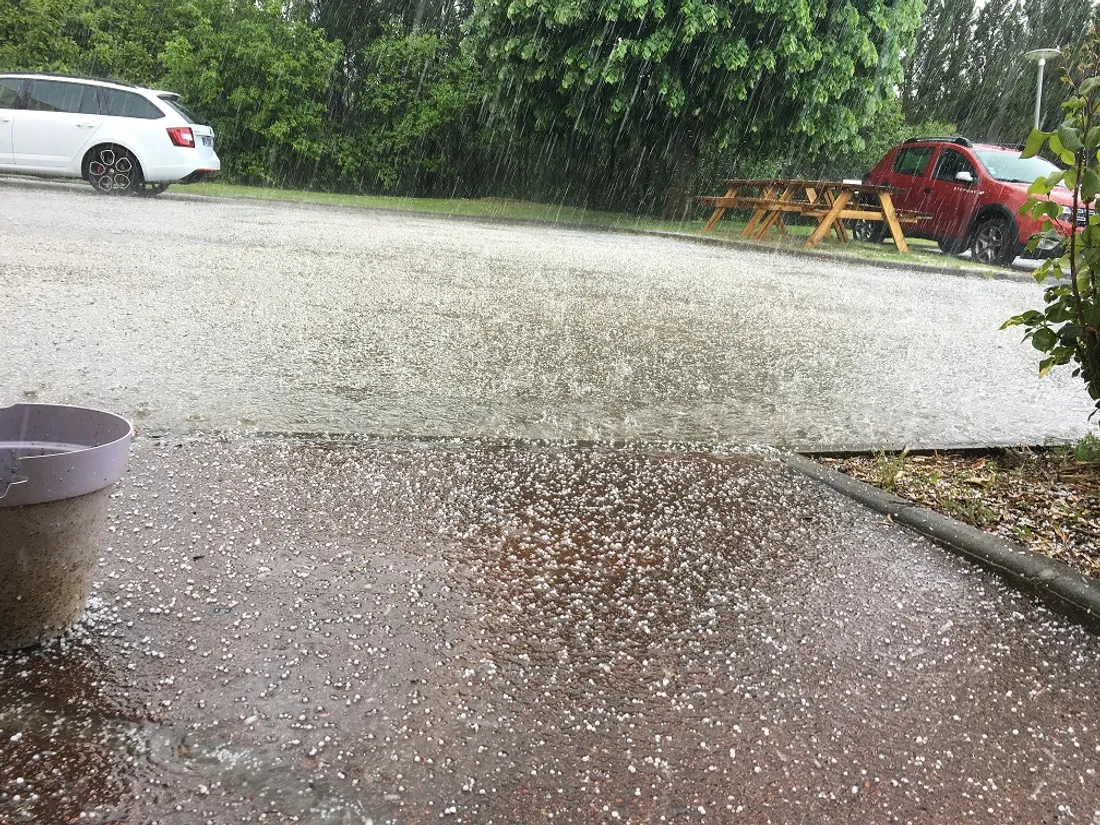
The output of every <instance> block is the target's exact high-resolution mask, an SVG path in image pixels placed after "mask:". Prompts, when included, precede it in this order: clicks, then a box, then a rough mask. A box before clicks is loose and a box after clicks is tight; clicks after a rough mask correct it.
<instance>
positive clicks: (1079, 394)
mask: <svg viewBox="0 0 1100 825" xmlns="http://www.w3.org/2000/svg"><path fill="white" fill-rule="evenodd" d="M0 210H2V212H3V214H4V216H5V220H4V221H3V222H2V225H0V271H2V272H3V274H4V279H5V284H7V285H8V286H9V289H8V290H7V292H6V295H5V311H4V313H3V319H4V320H3V323H2V324H0V346H2V348H3V352H4V353H5V364H6V369H5V371H4V374H3V375H2V376H0V392H2V393H3V397H5V398H10V399H13V400H20V399H27V400H31V399H38V400H50V401H57V402H74V403H80V404H95V405H98V406H101V407H103V408H105V409H109V410H112V411H114V412H117V413H119V414H122V415H127V416H130V417H132V418H134V419H135V421H136V422H137V424H138V425H139V426H141V427H142V428H144V429H146V430H149V429H164V428H167V429H170V430H172V431H181V430H199V431H211V430H216V431H226V430H232V431H244V432H249V431H264V432H288V431H289V432H306V433H318V432H335V433H349V432H354V433H369V434H373V435H381V436H412V437H421V436H425V435H430V436H454V437H476V438H480V437H486V436H489V437H502V438H525V439H532V438H553V439H600V440H607V439H625V440H639V439H648V440H661V441H666V440H675V441H685V442H699V443H702V444H707V445H709V444H725V445H732V446H748V445H769V446H780V447H790V448H794V449H820V448H822V447H826V446H835V447H853V446H856V447H858V446H875V447H889V448H894V449H901V448H902V447H906V446H923V447H934V446H944V445H959V444H988V443H1004V444H1013V445H1015V444H1020V443H1022V442H1027V443H1042V442H1043V441H1044V440H1046V439H1048V438H1052V437H1053V438H1075V437H1079V436H1080V435H1082V434H1083V433H1084V432H1086V431H1087V421H1086V419H1087V416H1088V413H1089V411H1090V410H1091V404H1090V402H1089V400H1088V398H1087V395H1086V394H1085V392H1084V390H1083V387H1082V386H1081V385H1080V382H1079V381H1077V380H1076V379H1073V378H1071V376H1070V375H1069V374H1068V370H1067V371H1060V372H1059V373H1057V374H1056V375H1053V376H1049V377H1048V378H1046V379H1043V380H1039V379H1038V377H1037V363H1038V362H1037V357H1036V352H1035V350H1033V349H1032V348H1031V346H1030V345H1029V344H1027V343H1023V342H1022V341H1021V340H1020V339H1021V335H1020V332H1019V330H1007V331H1003V332H1002V331H1000V330H999V329H998V327H999V326H1000V324H1001V323H1002V322H1003V321H1004V320H1005V319H1006V318H1008V317H1009V316H1011V315H1013V314H1015V313H1017V312H1020V311H1023V310H1024V309H1028V308H1031V307H1034V306H1036V305H1039V304H1040V303H1041V288H1040V287H1039V286H1038V285H1036V284H1034V283H1031V282H1027V281H1026V279H1025V280H1024V281H1023V282H1018V281H1002V280H986V279H981V278H964V277H958V276H946V275H940V274H933V273H927V272H912V271H905V270H899V269H878V268H867V267H860V266H851V265H846V264H842V263H832V262H824V261H821V260H815V259H807V258H803V257H797V256H792V255H784V254H778V253H775V254H773V253H769V252H766V251H764V252H747V251H740V250H733V249H729V248H723V247H715V246H708V245H703V244H696V243H687V242H684V241H679V240H673V239H667V238H650V237H637V236H631V235H620V234H610V233H605V232H582V231H575V230H569V229H561V228H556V227H553V226H546V225H535V226H512V225H501V224H484V223H476V222H470V221H463V220H448V219H446V218H436V217H425V216H414V215H397V214H392V213H381V212H370V211H364V210H354V209H339V208H318V207H306V206H295V205H293V204H278V203H275V204H272V203H264V202H258V201H242V200H232V201H229V200H202V201H195V200H190V199H177V200H172V199H171V198H165V199H163V200H154V201H148V200H142V199H124V200H119V199H108V198H104V199H97V198H95V197H93V195H92V193H91V192H90V191H88V192H85V191H84V189H83V188H79V189H76V190H75V191H74V190H72V189H71V188H60V187H53V188H51V187H39V188H25V187H22V186H16V185H14V184H11V183H7V184H4V183H2V182H0Z"/></svg>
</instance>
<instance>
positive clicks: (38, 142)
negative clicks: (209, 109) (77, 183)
mask: <svg viewBox="0 0 1100 825" xmlns="http://www.w3.org/2000/svg"><path fill="white" fill-rule="evenodd" d="M221 168H222V165H221V161H220V160H219V159H218V156H217V154H216V153H215V152H214V130H213V129H211V128H210V127H209V126H207V125H206V124H204V123H202V122H201V121H200V120H199V119H198V118H197V117H195V115H193V114H192V113H191V112H189V111H188V110H187V109H186V108H185V107H184V106H183V104H182V103H181V102H180V98H179V95H177V94H173V93H172V92H158V91H154V90H152V89H143V88H140V87H138V86H130V85H127V84H125V83H120V82H118V81H112V80H97V79H93V78H82V77H69V76H65V75H52V74H29V73H22V72H18V73H4V74H0V172H18V173H21V174H27V175H45V176H50V177H65V178H83V179H84V180H86V181H88V182H89V183H90V184H91V185H92V186H93V187H95V190H96V191H97V192H102V193H104V194H108V195H115V194H130V193H137V194H145V195H157V194H160V193H161V192H163V191H164V190H165V189H167V188H168V185H169V184H171V183H193V182H195V181H199V180H212V179H213V178H215V177H217V175H218V173H219V172H220V171H221Z"/></svg>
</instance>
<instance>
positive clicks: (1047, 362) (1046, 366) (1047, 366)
mask: <svg viewBox="0 0 1100 825" xmlns="http://www.w3.org/2000/svg"><path fill="white" fill-rule="evenodd" d="M1056 366H1058V361H1057V359H1056V358H1055V357H1054V356H1053V355H1051V356H1050V357H1048V358H1044V359H1043V360H1042V361H1040V362H1039V377H1040V378H1042V377H1043V376H1044V375H1046V374H1047V373H1048V372H1050V371H1051V370H1052V369H1054V368H1055V367H1056Z"/></svg>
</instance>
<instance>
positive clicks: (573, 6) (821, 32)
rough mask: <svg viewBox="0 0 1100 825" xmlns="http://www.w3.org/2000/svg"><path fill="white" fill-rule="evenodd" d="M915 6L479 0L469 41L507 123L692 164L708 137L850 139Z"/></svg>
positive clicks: (825, 1) (804, 146) (811, 144)
mask: <svg viewBox="0 0 1100 825" xmlns="http://www.w3.org/2000/svg"><path fill="white" fill-rule="evenodd" d="M919 14H920V0H894V2H885V0H785V2H782V3H776V2H774V1H773V0H668V2H666V1H665V0H601V1H600V2H593V1H591V0H590V1H589V2H584V1H583V0H572V2H560V1H559V0H527V2H523V3H518V2H512V1H511V0H478V2H476V3H475V6H474V12H473V15H472V17H471V19H470V22H469V27H468V38H467V47H468V49H469V50H470V53H471V54H473V55H474V56H475V57H476V58H477V60H478V61H479V63H481V64H482V65H483V66H484V67H485V69H486V71H487V72H488V83H489V86H490V88H493V89H495V90H496V94H495V98H494V105H495V108H496V110H497V116H500V117H502V120H503V121H504V122H505V123H507V124H508V125H509V126H510V127H511V128H517V129H526V130H528V131H530V132H531V133H534V134H546V133H547V132H553V133H556V134H563V133H565V134H568V133H570V132H573V133H576V134H579V135H583V136H585V137H586V138H587V140H586V143H588V144H591V145H598V144H601V143H602V144H604V145H606V144H609V143H618V144H622V145H626V146H630V147H633V148H634V149H635V150H636V151H643V150H645V149H647V148H648V149H650V150H653V149H656V150H657V151H658V152H665V153H667V154H668V155H669V156H670V163H671V164H672V165H673V166H676V165H677V164H683V165H684V167H685V168H686V169H690V168H691V166H692V164H693V163H694V160H695V159H696V158H697V156H698V152H699V150H700V148H701V147H703V146H704V145H707V144H710V143H713V144H715V145H717V146H718V147H719V148H721V147H725V146H729V145H732V144H737V145H738V146H741V147H744V148H745V149H746V150H747V151H755V150H758V149H760V148H762V147H765V146H767V147H770V148H772V149H773V150H774V149H775V148H776V147H777V143H779V144H780V145H798V146H799V147H800V150H801V151H807V152H813V151H816V150H818V149H820V148H821V147H824V146H826V145H829V144H831V143H841V142H844V141H847V140H851V139H853V138H854V137H855V136H856V135H857V132H858V129H859V127H860V125H861V124H862V123H864V122H865V120H866V119H867V118H868V117H869V116H870V115H871V114H873V112H874V111H875V109H876V107H877V105H878V102H879V100H880V99H881V98H882V97H884V96H885V94H886V92H887V91H888V90H889V89H890V87H891V86H892V85H893V84H894V83H895V82H897V81H898V80H899V79H900V76H901V75H900V64H899V51H900V49H901V48H903V47H904V46H905V45H906V44H907V43H908V42H909V40H910V37H911V35H912V33H913V31H914V29H915V28H916V26H917V23H918V21H919Z"/></svg>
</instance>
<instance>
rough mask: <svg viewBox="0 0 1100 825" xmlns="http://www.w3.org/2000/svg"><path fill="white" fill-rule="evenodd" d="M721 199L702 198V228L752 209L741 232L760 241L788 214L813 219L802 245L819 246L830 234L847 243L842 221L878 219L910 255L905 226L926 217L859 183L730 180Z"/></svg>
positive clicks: (780, 226) (888, 193)
mask: <svg viewBox="0 0 1100 825" xmlns="http://www.w3.org/2000/svg"><path fill="white" fill-rule="evenodd" d="M725 184H726V194H725V195H704V196H702V197H699V198H698V200H699V202H700V203H707V204H711V205H713V206H714V212H713V213H712V214H711V216H710V219H709V220H708V221H707V223H706V225H705V226H704V227H703V231H704V232H711V231H713V229H714V227H715V226H716V225H717V224H718V222H719V221H720V220H722V216H723V215H725V214H726V211H727V210H729V209H751V210H753V213H752V217H751V218H749V222H748V223H747V224H745V228H744V229H743V230H741V237H743V238H761V237H763V236H764V234H765V233H766V232H768V230H770V229H773V228H775V229H778V230H779V231H780V232H784V233H785V232H786V231H787V227H786V223H785V220H784V219H785V216H786V215H791V214H793V215H799V216H801V217H807V218H812V219H814V220H815V221H816V222H817V226H816V227H815V228H814V231H813V232H812V233H811V234H810V237H809V239H808V240H807V241H806V246H810V247H813V246H817V245H818V244H819V243H821V241H822V240H823V239H824V238H825V236H826V235H828V234H829V233H830V232H834V233H836V236H837V239H838V240H839V241H841V242H842V243H847V241H848V231H847V229H846V228H845V226H844V223H843V222H844V221H846V220H854V221H882V222H884V223H885V224H886V226H887V228H888V229H889V230H890V235H891V237H892V238H893V239H894V243H895V244H896V245H897V248H898V250H900V251H901V252H905V253H908V252H909V245H908V244H907V243H906V242H905V233H903V232H902V230H901V224H903V223H916V222H917V221H918V220H920V219H922V218H924V217H927V216H926V215H924V214H922V213H919V212H914V211H910V210H899V209H895V208H894V201H893V198H892V197H891V193H893V192H894V191H895V190H893V189H891V188H889V187H887V186H872V185H870V184H865V183H860V182H859V181H829V180H786V179H778V178H762V179H745V180H742V179H734V180H727V181H725Z"/></svg>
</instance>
